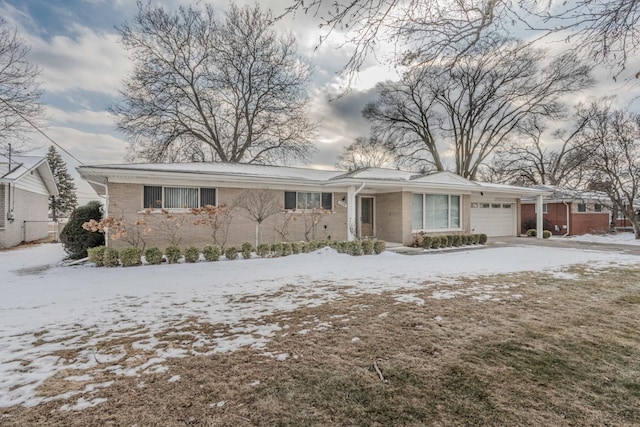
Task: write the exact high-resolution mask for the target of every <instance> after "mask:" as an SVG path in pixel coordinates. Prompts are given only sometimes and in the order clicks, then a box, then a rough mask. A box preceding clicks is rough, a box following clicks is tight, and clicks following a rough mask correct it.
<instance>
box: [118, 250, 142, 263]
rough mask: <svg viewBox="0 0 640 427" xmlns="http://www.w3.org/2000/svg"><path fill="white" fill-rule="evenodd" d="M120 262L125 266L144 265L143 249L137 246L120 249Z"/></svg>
mask: <svg viewBox="0 0 640 427" xmlns="http://www.w3.org/2000/svg"><path fill="white" fill-rule="evenodd" d="M120 262H121V263H122V266H123V267H135V266H138V265H142V249H140V248H137V247H135V246H130V247H128V248H124V249H123V250H121V251H120Z"/></svg>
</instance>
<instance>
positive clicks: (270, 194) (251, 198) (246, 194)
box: [233, 189, 283, 247]
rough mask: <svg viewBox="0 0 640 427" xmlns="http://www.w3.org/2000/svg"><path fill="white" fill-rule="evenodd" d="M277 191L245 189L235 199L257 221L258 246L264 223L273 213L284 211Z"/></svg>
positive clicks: (235, 204)
mask: <svg viewBox="0 0 640 427" xmlns="http://www.w3.org/2000/svg"><path fill="white" fill-rule="evenodd" d="M277 194H278V193H277V192H274V191H272V190H269V189H251V190H245V191H243V192H242V193H240V195H239V196H238V197H236V199H235V200H234V202H233V204H234V206H237V207H238V208H240V209H243V210H244V211H245V212H246V213H247V216H248V217H249V219H251V221H253V222H255V223H256V247H257V246H258V245H259V244H260V243H261V242H262V223H263V222H264V221H265V220H266V219H267V218H269V217H270V216H272V215H275V214H276V213H278V212H282V210H283V207H282V205H281V204H280V202H279V201H278V199H277Z"/></svg>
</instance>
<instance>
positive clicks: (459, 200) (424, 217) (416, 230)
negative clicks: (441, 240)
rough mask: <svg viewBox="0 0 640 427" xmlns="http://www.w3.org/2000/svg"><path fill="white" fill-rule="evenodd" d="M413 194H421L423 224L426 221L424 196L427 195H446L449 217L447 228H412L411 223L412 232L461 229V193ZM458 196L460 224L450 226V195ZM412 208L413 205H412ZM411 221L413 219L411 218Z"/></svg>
mask: <svg viewBox="0 0 640 427" xmlns="http://www.w3.org/2000/svg"><path fill="white" fill-rule="evenodd" d="M413 194H419V195H421V196H422V225H424V224H425V222H426V212H427V209H426V206H425V204H426V197H425V196H427V195H430V196H447V197H448V198H449V202H448V207H449V209H448V211H449V219H448V224H449V227H447V228H417V229H416V228H413V224H411V228H412V230H411V232H412V233H419V232H421V231H423V232H426V233H435V232H446V231H462V223H463V221H462V219H463V217H462V194H435V193H413ZM452 196H453V197H456V196H457V197H458V216H459V218H458V221H459V223H460V225H459V226H458V227H451V197H452ZM412 210H413V207H412ZM412 222H413V219H412Z"/></svg>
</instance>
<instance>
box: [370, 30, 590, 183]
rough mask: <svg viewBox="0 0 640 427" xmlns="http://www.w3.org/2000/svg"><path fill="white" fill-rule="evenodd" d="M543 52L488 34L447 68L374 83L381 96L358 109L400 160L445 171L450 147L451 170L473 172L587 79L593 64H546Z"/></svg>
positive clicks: (557, 109)
mask: <svg viewBox="0 0 640 427" xmlns="http://www.w3.org/2000/svg"><path fill="white" fill-rule="evenodd" d="M544 58H545V52H544V51H543V50H540V49H533V48H530V47H526V46H523V45H522V44H521V43H519V42H513V41H509V40H500V41H494V40H485V41H483V42H481V43H479V44H478V45H477V46H476V47H474V49H473V50H472V51H471V52H469V54H468V55H465V56H463V57H460V58H459V59H458V61H457V62H456V63H455V64H454V65H452V66H451V67H449V66H444V67H435V66H431V67H418V68H414V69H412V70H410V71H409V72H407V73H406V74H405V75H404V77H403V79H402V80H401V81H400V82H385V83H381V84H379V85H378V90H379V93H380V95H379V99H378V100H376V101H374V102H372V103H370V104H368V105H367V106H366V107H365V109H364V111H363V115H364V117H365V118H366V119H367V120H369V121H370V122H371V123H372V124H373V133H374V134H375V135H378V136H380V137H382V138H384V139H385V140H387V141H390V143H389V144H390V145H389V147H390V148H391V149H392V150H393V152H394V153H395V154H396V155H397V156H398V158H399V159H400V160H401V161H403V162H405V163H407V162H413V163H415V164H416V165H419V164H420V163H424V164H426V166H427V167H430V168H434V169H435V170H437V171H442V170H445V169H446V166H447V165H446V163H445V160H444V159H443V155H444V154H445V153H447V151H448V150H453V152H454V161H455V172H456V173H457V174H459V175H461V176H463V177H465V178H469V179H475V178H476V175H477V173H478V171H479V168H480V166H481V165H482V164H483V163H484V162H485V160H486V159H487V158H488V156H489V155H490V154H491V153H492V152H493V151H494V150H495V149H496V148H497V147H499V146H501V145H503V144H505V143H507V142H508V141H510V140H511V139H512V138H513V137H514V136H515V135H517V134H518V132H519V130H520V129H521V128H522V127H523V126H524V125H525V124H526V121H527V120H532V119H533V118H534V117H548V118H551V119H556V118H558V117H560V116H561V115H562V113H563V111H564V106H563V104H562V103H561V102H560V99H561V97H562V96H563V95H566V94H568V93H572V92H575V91H578V90H580V89H583V88H584V87H586V86H589V85H590V84H591V79H590V78H589V71H590V68H589V67H587V66H586V65H584V64H582V63H581V62H580V61H579V60H578V59H577V58H576V56H575V55H573V54H565V55H562V56H560V57H558V58H556V59H553V60H551V62H549V63H547V64H546V66H545V65H544Z"/></svg>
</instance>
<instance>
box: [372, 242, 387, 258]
mask: <svg viewBox="0 0 640 427" xmlns="http://www.w3.org/2000/svg"><path fill="white" fill-rule="evenodd" d="M386 247H387V243H386V242H385V241H384V240H376V241H375V242H373V253H374V254H376V255H380V254H381V253H382V252H384V250H385V249H386Z"/></svg>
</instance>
